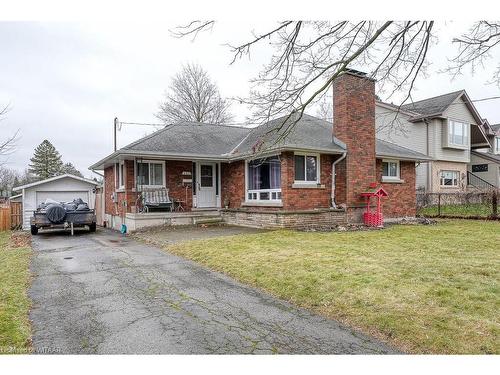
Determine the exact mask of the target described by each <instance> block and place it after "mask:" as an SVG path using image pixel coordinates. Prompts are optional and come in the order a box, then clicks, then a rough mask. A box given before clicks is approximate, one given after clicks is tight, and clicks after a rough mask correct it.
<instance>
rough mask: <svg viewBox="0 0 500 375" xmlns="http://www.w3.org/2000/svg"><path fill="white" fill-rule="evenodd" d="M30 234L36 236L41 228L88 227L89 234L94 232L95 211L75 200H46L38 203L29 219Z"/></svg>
mask: <svg viewBox="0 0 500 375" xmlns="http://www.w3.org/2000/svg"><path fill="white" fill-rule="evenodd" d="M30 224H31V234H37V233H38V230H39V229H41V228H60V229H67V228H70V229H71V232H72V233H73V229H74V228H75V227H84V226H88V227H89V230H90V231H91V232H95V230H96V216H95V210H92V209H90V208H89V205H88V203H87V202H84V201H83V200H82V199H81V198H75V199H73V200H72V201H70V202H58V201H56V200H54V199H51V198H47V199H45V201H44V202H42V203H40V204H39V205H38V207H37V209H36V211H35V212H33V217H32V218H31V223H30Z"/></svg>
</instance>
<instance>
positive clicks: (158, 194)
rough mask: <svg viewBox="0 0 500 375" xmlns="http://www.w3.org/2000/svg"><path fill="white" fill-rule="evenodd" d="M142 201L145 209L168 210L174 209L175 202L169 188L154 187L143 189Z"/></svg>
mask: <svg viewBox="0 0 500 375" xmlns="http://www.w3.org/2000/svg"><path fill="white" fill-rule="evenodd" d="M141 196H142V203H143V207H144V210H145V211H146V212H149V211H150V210H167V211H172V208H173V202H172V200H171V199H170V197H169V195H168V189H167V188H154V189H147V188H143V189H142V190H141Z"/></svg>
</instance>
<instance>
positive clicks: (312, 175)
mask: <svg viewBox="0 0 500 375" xmlns="http://www.w3.org/2000/svg"><path fill="white" fill-rule="evenodd" d="M295 182H296V183H314V184H317V183H319V155H310V154H295Z"/></svg>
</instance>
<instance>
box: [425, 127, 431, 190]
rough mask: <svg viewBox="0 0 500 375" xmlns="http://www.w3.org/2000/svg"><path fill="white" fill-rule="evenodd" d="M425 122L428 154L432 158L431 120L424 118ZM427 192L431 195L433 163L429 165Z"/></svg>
mask: <svg viewBox="0 0 500 375" xmlns="http://www.w3.org/2000/svg"><path fill="white" fill-rule="evenodd" d="M424 122H425V126H426V129H425V131H426V138H427V139H426V141H427V142H426V154H427V156H430V155H429V148H430V147H429V142H430V139H429V119H427V118H424ZM426 169H427V192H428V193H430V192H432V163H431V162H428V163H427V168H426Z"/></svg>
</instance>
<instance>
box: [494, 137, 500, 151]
mask: <svg viewBox="0 0 500 375" xmlns="http://www.w3.org/2000/svg"><path fill="white" fill-rule="evenodd" d="M493 146H494V149H493V151H494V153H495V154H500V137H495V140H494V144H493Z"/></svg>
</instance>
